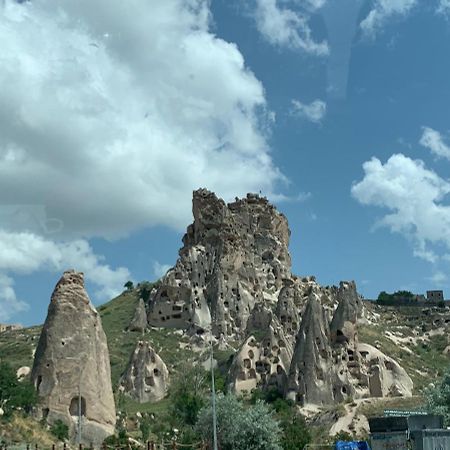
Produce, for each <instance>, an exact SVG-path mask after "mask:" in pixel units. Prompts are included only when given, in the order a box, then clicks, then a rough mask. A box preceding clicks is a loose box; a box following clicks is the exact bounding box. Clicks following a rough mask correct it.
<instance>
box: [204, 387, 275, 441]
mask: <svg viewBox="0 0 450 450" xmlns="http://www.w3.org/2000/svg"><path fill="white" fill-rule="evenodd" d="M216 410H217V430H218V439H219V440H220V447H221V448H222V449H223V450H281V448H282V447H281V436H282V430H281V428H280V424H279V422H278V420H276V419H275V417H274V414H273V412H272V411H271V410H270V408H269V406H268V405H267V404H266V403H264V402H262V401H257V402H256V403H255V404H254V405H252V406H250V407H248V408H246V407H245V406H244V405H243V403H242V402H240V401H239V400H238V399H237V398H236V397H235V396H233V395H222V394H219V395H218V396H217V402H216ZM196 430H197V432H198V433H199V435H200V436H201V437H202V438H203V439H204V440H206V441H207V442H209V443H211V442H212V436H213V430H212V409H211V406H207V407H205V408H203V409H202V410H201V412H200V415H199V419H198V423H197V425H196Z"/></svg>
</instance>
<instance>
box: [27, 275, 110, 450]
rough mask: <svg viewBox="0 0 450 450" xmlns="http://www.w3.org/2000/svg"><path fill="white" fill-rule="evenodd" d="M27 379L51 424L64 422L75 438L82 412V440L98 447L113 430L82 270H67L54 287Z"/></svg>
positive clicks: (96, 322)
mask: <svg viewBox="0 0 450 450" xmlns="http://www.w3.org/2000/svg"><path fill="white" fill-rule="evenodd" d="M31 377H32V380H33V383H34V384H35V386H36V388H37V391H38V395H39V410H40V413H41V416H42V417H43V418H46V419H47V421H48V422H49V423H54V422H55V421H56V420H58V419H60V420H62V421H63V422H65V423H66V424H67V425H68V426H69V430H70V436H71V437H72V438H74V437H75V435H76V433H77V426H78V420H79V415H81V419H82V420H81V425H82V426H81V430H82V432H81V440H82V442H84V443H85V444H90V443H93V444H97V445H98V444H100V443H101V442H102V441H103V440H104V439H105V438H106V437H107V436H110V435H111V434H113V433H114V426H115V422H116V413H115V406H114V397H113V392H112V387H111V373H110V363H109V353H108V346H107V342H106V336H105V333H104V331H103V328H102V323H101V320H100V316H99V314H98V313H97V311H96V310H95V308H94V306H93V305H92V304H91V302H90V300H89V297H88V295H87V293H86V290H85V288H84V278H83V274H82V273H78V272H75V271H67V272H65V273H64V275H63V276H62V277H61V279H60V280H59V281H58V283H57V285H56V287H55V290H54V291H53V294H52V298H51V302H50V306H49V309H48V314H47V318H46V320H45V323H44V327H43V329H42V333H41V336H40V339H39V343H38V347H37V350H36V353H35V359H34V365H33V369H32V374H31ZM80 404H81V410H79V407H80Z"/></svg>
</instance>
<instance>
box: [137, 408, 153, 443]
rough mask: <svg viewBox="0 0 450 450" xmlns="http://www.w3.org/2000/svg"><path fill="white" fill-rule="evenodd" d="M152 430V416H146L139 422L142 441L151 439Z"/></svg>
mask: <svg viewBox="0 0 450 450" xmlns="http://www.w3.org/2000/svg"><path fill="white" fill-rule="evenodd" d="M151 429H152V424H151V420H150V416H149V415H148V414H145V415H143V416H142V418H141V420H140V422H139V430H140V431H141V435H142V440H143V441H144V442H145V441H148V438H149V437H150V432H151Z"/></svg>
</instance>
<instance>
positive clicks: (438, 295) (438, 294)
mask: <svg viewBox="0 0 450 450" xmlns="http://www.w3.org/2000/svg"><path fill="white" fill-rule="evenodd" d="M427 300H428V301H432V302H443V301H444V291H427Z"/></svg>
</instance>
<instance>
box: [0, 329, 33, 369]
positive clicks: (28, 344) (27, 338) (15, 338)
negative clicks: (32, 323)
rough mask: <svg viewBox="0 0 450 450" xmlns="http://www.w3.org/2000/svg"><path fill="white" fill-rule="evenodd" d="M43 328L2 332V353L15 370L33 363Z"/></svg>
mask: <svg viewBox="0 0 450 450" xmlns="http://www.w3.org/2000/svg"><path fill="white" fill-rule="evenodd" d="M41 328H42V327H40V326H38V327H30V328H25V329H22V330H11V331H6V332H4V333H0V355H1V358H2V361H7V362H8V363H9V364H10V365H11V367H12V368H13V369H14V370H17V369H18V368H19V367H22V366H29V367H31V366H32V365H33V348H34V347H36V345H37V343H38V340H39V336H40V334H41Z"/></svg>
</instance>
